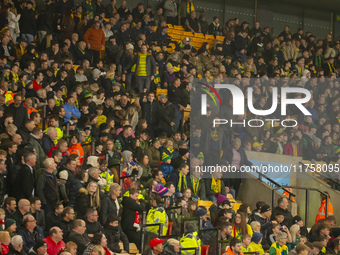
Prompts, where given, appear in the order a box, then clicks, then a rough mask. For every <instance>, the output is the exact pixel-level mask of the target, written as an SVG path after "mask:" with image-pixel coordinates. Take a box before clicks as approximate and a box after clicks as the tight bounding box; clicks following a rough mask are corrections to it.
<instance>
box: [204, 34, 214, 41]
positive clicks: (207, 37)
mask: <svg viewBox="0 0 340 255" xmlns="http://www.w3.org/2000/svg"><path fill="white" fill-rule="evenodd" d="M205 39H206V40H215V37H214V36H213V35H205Z"/></svg>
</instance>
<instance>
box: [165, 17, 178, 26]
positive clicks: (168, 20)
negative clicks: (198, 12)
mask: <svg viewBox="0 0 340 255" xmlns="http://www.w3.org/2000/svg"><path fill="white" fill-rule="evenodd" d="M166 23H170V24H171V25H176V24H177V16H176V17H166Z"/></svg>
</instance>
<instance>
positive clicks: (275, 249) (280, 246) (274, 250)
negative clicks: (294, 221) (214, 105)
mask: <svg viewBox="0 0 340 255" xmlns="http://www.w3.org/2000/svg"><path fill="white" fill-rule="evenodd" d="M287 239H288V236H287V234H286V233H285V232H279V233H278V234H277V235H276V242H275V243H273V244H272V246H271V247H270V250H269V254H270V255H273V254H278V253H280V254H285V255H288V247H287V246H286V243H287Z"/></svg>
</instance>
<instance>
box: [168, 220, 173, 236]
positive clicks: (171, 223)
mask: <svg viewBox="0 0 340 255" xmlns="http://www.w3.org/2000/svg"><path fill="white" fill-rule="evenodd" d="M173 224H174V223H173V222H169V225H168V231H167V232H166V235H167V236H169V235H171V233H172V225H173Z"/></svg>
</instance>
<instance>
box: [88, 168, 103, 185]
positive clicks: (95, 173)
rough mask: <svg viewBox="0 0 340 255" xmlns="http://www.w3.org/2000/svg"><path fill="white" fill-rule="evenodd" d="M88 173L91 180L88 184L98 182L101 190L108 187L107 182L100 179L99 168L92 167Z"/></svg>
mask: <svg viewBox="0 0 340 255" xmlns="http://www.w3.org/2000/svg"><path fill="white" fill-rule="evenodd" d="M88 173H89V180H88V181H87V183H90V182H96V183H98V185H99V186H100V188H102V187H104V186H105V185H106V180H105V179H102V178H101V177H100V172H99V169H98V168H97V167H90V168H89V171H88Z"/></svg>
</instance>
